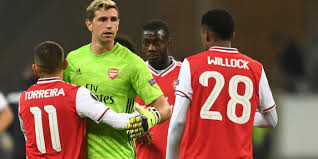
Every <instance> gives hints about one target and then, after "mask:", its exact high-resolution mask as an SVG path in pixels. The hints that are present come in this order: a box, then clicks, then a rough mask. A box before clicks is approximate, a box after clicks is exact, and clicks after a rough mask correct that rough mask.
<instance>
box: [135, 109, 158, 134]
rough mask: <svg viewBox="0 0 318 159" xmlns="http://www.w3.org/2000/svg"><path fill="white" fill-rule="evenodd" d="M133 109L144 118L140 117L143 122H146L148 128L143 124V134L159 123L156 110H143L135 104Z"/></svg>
mask: <svg viewBox="0 0 318 159" xmlns="http://www.w3.org/2000/svg"><path fill="white" fill-rule="evenodd" d="M135 109H136V111H137V112H138V113H139V114H141V115H143V116H144V117H142V119H143V121H147V125H148V126H146V125H145V123H144V122H143V128H144V131H145V132H146V131H148V129H150V128H152V127H154V126H155V125H157V124H158V123H159V122H160V114H159V112H158V111H157V109H156V108H154V107H147V108H144V107H142V106H140V105H139V104H137V103H136V104H135ZM145 117H146V118H145Z"/></svg>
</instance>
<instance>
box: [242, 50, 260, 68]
mask: <svg viewBox="0 0 318 159" xmlns="http://www.w3.org/2000/svg"><path fill="white" fill-rule="evenodd" d="M240 55H241V56H242V57H243V58H245V59H246V60H247V61H249V62H250V63H251V64H253V65H256V66H260V67H263V65H262V63H260V62H259V61H257V60H255V59H253V58H251V57H249V56H247V55H245V54H244V53H240Z"/></svg>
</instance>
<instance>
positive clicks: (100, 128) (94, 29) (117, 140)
mask: <svg viewBox="0 0 318 159" xmlns="http://www.w3.org/2000/svg"><path fill="white" fill-rule="evenodd" d="M118 15H119V12H118V8H117V6H116V3H114V2H113V1H111V0H94V1H92V2H91V4H90V5H89V6H88V8H87V9H86V20H85V24H86V26H87V28H88V30H89V31H90V32H91V33H92V39H91V43H90V44H87V45H84V46H82V47H80V48H79V49H77V50H74V51H72V52H70V53H69V54H68V55H67V58H66V59H67V61H68V63H69V66H68V67H67V69H66V70H65V71H64V77H63V78H64V80H65V81H67V82H70V83H73V84H76V85H81V86H84V87H86V88H88V89H89V90H91V91H92V92H93V93H94V94H95V95H96V96H97V97H98V98H99V100H100V101H102V102H103V103H104V104H105V105H107V106H109V107H110V108H111V109H112V110H114V111H115V112H117V113H132V112H133V111H134V103H135V98H136V95H137V94H138V95H139V96H140V97H141V99H142V100H143V101H144V102H145V103H146V104H147V105H150V106H152V107H153V109H152V110H151V111H150V112H149V110H146V111H141V112H142V114H144V115H145V116H147V119H148V120H147V121H148V124H147V125H148V128H150V127H152V126H154V125H156V124H158V123H162V122H164V121H165V120H167V119H169V118H170V116H171V109H170V107H169V104H168V102H167V101H166V99H165V98H164V96H163V93H162V91H161V90H160V88H159V86H158V85H157V84H156V81H155V80H154V79H153V77H152V75H151V73H150V71H149V70H148V67H147V66H146V64H145V63H144V61H143V60H142V59H141V58H139V57H138V56H137V55H135V54H134V53H132V52H131V51H130V50H129V49H127V48H125V47H123V46H122V45H121V44H119V43H115V42H114V38H115V37H116V34H117V31H118V26H119V16H118ZM145 130H147V128H146V127H145ZM135 157H136V150H135V142H134V139H133V138H131V137H130V136H129V135H127V133H126V131H125V130H115V129H114V128H112V127H110V126H108V125H106V124H96V123H94V122H93V121H92V120H88V121H87V158H88V159H95V158H112V159H130V158H135Z"/></svg>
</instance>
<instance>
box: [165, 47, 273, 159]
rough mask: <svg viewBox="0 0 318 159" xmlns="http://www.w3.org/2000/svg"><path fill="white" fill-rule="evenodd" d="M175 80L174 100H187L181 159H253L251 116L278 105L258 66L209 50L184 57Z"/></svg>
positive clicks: (217, 49)
mask: <svg viewBox="0 0 318 159" xmlns="http://www.w3.org/2000/svg"><path fill="white" fill-rule="evenodd" d="M178 79H179V84H178V85H177V90H176V95H181V96H185V97H187V98H189V99H190V100H191V104H190V106H189V107H185V108H180V109H188V112H187V116H186V118H187V119H186V125H185V129H184V136H183V139H182V147H181V150H180V158H186V159H201V158H204V159H205V158H218V159H223V158H224V159H238V158H240V159H252V158H253V157H252V128H253V122H254V115H255V111H256V109H258V110H259V111H268V110H270V109H272V108H274V107H275V106H276V105H275V102H274V99H273V97H272V93H271V90H270V88H269V85H268V81H267V78H266V75H265V72H264V69H263V66H262V64H261V63H259V62H257V61H256V60H253V59H252V58H250V57H248V56H246V55H243V54H241V53H239V52H238V50H237V49H235V48H224V47H212V48H210V49H209V50H208V51H206V52H202V53H199V54H197V55H194V56H190V57H188V58H186V59H185V60H184V62H183V64H182V67H181V70H180V75H179V78H178ZM176 109H177V108H176ZM178 109H179V108H178ZM185 112H186V111H185ZM171 124H173V121H172V122H171Z"/></svg>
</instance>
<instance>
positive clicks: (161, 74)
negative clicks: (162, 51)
mask: <svg viewBox="0 0 318 159" xmlns="http://www.w3.org/2000/svg"><path fill="white" fill-rule="evenodd" d="M169 58H170V59H171V60H172V63H171V64H170V65H169V66H168V67H167V68H166V69H164V70H156V69H154V68H153V67H152V66H150V64H149V62H148V61H146V64H147V66H148V68H149V70H150V72H151V73H152V74H154V75H156V76H161V77H163V76H165V75H166V74H168V73H169V72H171V71H172V70H173V69H174V68H175V67H176V66H177V62H176V60H175V59H174V58H173V57H172V56H169Z"/></svg>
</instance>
